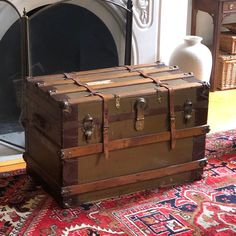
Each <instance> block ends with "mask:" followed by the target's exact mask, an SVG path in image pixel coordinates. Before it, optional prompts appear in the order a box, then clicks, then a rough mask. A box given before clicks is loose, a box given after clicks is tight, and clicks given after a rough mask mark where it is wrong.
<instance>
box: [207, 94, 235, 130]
mask: <svg viewBox="0 0 236 236" xmlns="http://www.w3.org/2000/svg"><path fill="white" fill-rule="evenodd" d="M208 124H209V125H210V129H211V131H210V132H219V131H223V130H229V129H234V128H236V89H233V90H225V91H216V92H213V93H210V98H209V111H208Z"/></svg>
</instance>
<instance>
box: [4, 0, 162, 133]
mask: <svg viewBox="0 0 236 236" xmlns="http://www.w3.org/2000/svg"><path fill="white" fill-rule="evenodd" d="M112 2H115V4H114V3H112ZM132 2H133V8H132V10H133V18H132V19H133V24H132V44H131V45H132V47H131V63H132V64H143V63H151V62H154V61H157V59H158V43H159V42H158V35H159V33H158V32H159V27H158V25H159V18H158V15H159V14H158V13H159V5H158V4H159V1H153V0H133V1H132ZM0 3H1V4H0V8H1V9H0V10H1V11H0V22H5V24H4V27H1V31H0V47H1V45H3V42H4V43H5V44H6V45H5V46H4V48H5V51H4V50H3V53H2V54H1V55H0V57H1V58H0V60H2V61H5V62H6V60H5V59H6V58H7V57H15V60H13V61H11V63H10V64H7V66H6V67H5V68H4V69H3V72H2V73H1V76H0V77H1V78H0V87H1V88H2V90H5V97H4V98H2V99H1V100H2V102H1V103H2V104H4V106H5V107H3V105H2V106H1V105H0V109H1V110H4V109H6V107H8V108H7V109H9V110H10V112H9V114H7V116H6V117H4V119H1V117H0V124H1V125H0V129H1V130H0V134H1V133H2V134H3V133H6V132H5V131H4V129H5V127H4V121H6V120H8V121H9V120H12V122H11V124H10V126H11V127H10V128H9V129H5V130H6V131H7V132H9V133H11V132H23V128H22V127H21V126H20V125H19V117H20V114H21V111H20V109H19V87H20V86H17V85H18V84H19V81H20V79H22V77H24V74H25V72H24V71H21V65H22V55H21V53H22V50H21V45H22V44H21V43H22V42H20V39H21V38H22V35H21V33H22V31H21V27H20V26H19V17H20V16H22V15H23V12H24V11H26V14H27V16H28V18H29V36H30V37H29V55H30V56H29V60H28V61H29V71H28V72H29V73H30V74H32V75H42V74H51V73H58V72H59V73H60V72H63V71H73V70H84V69H94V68H101V67H110V66H114V65H122V64H124V63H125V61H124V58H125V51H126V50H125V42H126V17H125V16H126V11H125V10H124V8H125V7H126V5H127V0H116V1H115V0H114V1H105V0H86V1H85V0H73V1H57V0H38V1H31V0H24V1H21V0H14V1H9V2H8V1H3V0H1V1H0ZM3 3H4V4H9V6H7V7H2V6H3V5H2V4H3ZM121 6H122V7H121ZM14 11H15V12H14ZM13 12H14V13H13ZM13 14H14V15H15V16H14V17H11V16H12V15H13ZM86 26H87V27H86ZM50 29H51V30H50ZM46 30H47V32H46ZM50 33H55V34H54V37H53V36H52V35H53V34H50ZM81 35H82V39H81V40H80V36H81ZM59 39H60V40H59ZM7 42H11V43H8V44H7ZM77 42H78V44H77ZM11 44H12V45H14V46H12V45H11ZM86 48H88V49H89V50H86ZM88 51H89V53H88ZM46 52H48V56H45V53H46ZM91 58H92V59H91ZM4 70H7V71H5V72H4ZM4 86H5V87H4ZM6 86H7V87H6ZM6 91H7V92H6ZM12 91H13V92H12ZM17 92H18V93H17ZM9 94H11V96H9ZM8 96H9V97H10V99H9V97H8ZM16 124H17V125H16ZM1 131H2V132H1Z"/></svg>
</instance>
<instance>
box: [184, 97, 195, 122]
mask: <svg viewBox="0 0 236 236" xmlns="http://www.w3.org/2000/svg"><path fill="white" fill-rule="evenodd" d="M192 113H193V103H192V102H191V101H190V100H189V99H188V100H187V101H186V102H185V103H184V121H185V123H187V122H188V121H189V120H190V119H191V118H192Z"/></svg>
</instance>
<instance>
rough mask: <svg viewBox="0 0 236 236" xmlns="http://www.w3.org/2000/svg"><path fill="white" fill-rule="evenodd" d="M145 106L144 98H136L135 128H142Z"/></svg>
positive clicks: (139, 129)
mask: <svg viewBox="0 0 236 236" xmlns="http://www.w3.org/2000/svg"><path fill="white" fill-rule="evenodd" d="M146 108H147V102H146V100H145V98H138V99H137V100H136V103H135V110H136V119H135V129H136V130H137V131H141V130H143V129H144V112H145V110H146Z"/></svg>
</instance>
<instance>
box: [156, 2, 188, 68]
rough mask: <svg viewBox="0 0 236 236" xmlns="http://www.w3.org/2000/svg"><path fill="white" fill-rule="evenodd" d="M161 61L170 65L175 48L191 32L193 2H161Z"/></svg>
mask: <svg viewBox="0 0 236 236" xmlns="http://www.w3.org/2000/svg"><path fill="white" fill-rule="evenodd" d="M159 17H160V18H159V19H160V35H159V48H160V50H159V60H161V61H163V62H165V63H167V64H168V62H169V57H170V55H171V53H172V51H173V50H174V48H175V47H176V46H177V45H178V44H180V43H181V41H182V40H183V37H184V36H185V35H186V34H189V32H190V21H189V19H191V0H160V16H159Z"/></svg>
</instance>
